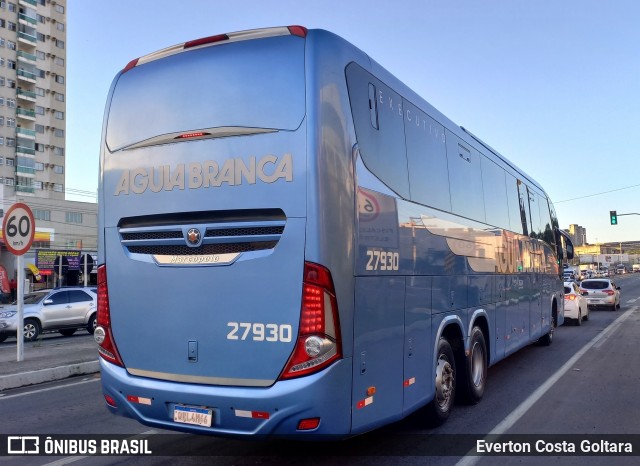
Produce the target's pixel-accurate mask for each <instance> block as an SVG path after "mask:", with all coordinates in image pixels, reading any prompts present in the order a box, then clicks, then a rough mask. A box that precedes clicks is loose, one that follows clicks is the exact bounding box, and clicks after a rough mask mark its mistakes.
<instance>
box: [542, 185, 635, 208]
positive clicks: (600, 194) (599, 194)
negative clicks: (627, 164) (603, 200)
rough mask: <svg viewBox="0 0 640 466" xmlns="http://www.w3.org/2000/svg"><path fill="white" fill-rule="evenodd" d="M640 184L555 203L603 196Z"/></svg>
mask: <svg viewBox="0 0 640 466" xmlns="http://www.w3.org/2000/svg"><path fill="white" fill-rule="evenodd" d="M638 186H640V184H634V185H632V186H625V187H624V188H618V189H612V190H611V191H604V192H601V193H596V194H587V195H586V196H580V197H574V198H573V199H564V200H562V201H555V202H554V204H560V203H562V202H570V201H578V200H580V199H586V198H588V197H594V196H602V195H603V194H609V193H615V192H617V191H624V190H625V189H631V188H637V187H638Z"/></svg>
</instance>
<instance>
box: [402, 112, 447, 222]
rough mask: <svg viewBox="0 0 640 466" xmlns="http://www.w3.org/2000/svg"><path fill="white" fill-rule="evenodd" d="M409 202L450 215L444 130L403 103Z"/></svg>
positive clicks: (421, 113)
mask: <svg viewBox="0 0 640 466" xmlns="http://www.w3.org/2000/svg"><path fill="white" fill-rule="evenodd" d="M404 108H405V118H406V119H405V129H404V131H405V135H406V143H407V161H408V165H409V185H410V186H411V200H413V201H415V202H419V203H420V204H425V205H428V206H432V207H435V208H437V209H441V210H446V211H448V212H451V197H450V195H449V171H448V169H447V149H446V145H445V136H444V127H443V126H442V125H441V124H439V123H437V122H436V121H435V120H434V119H432V118H431V117H429V116H427V114H426V113H424V112H422V111H421V110H419V109H418V107H416V106H415V105H413V104H411V103H409V102H407V101H406V100H405V101H404Z"/></svg>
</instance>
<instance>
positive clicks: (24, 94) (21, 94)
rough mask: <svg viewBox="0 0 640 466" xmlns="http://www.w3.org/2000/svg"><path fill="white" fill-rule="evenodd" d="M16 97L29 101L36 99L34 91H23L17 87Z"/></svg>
mask: <svg viewBox="0 0 640 466" xmlns="http://www.w3.org/2000/svg"><path fill="white" fill-rule="evenodd" d="M18 99H23V100H28V101H29V102H35V101H36V93H35V92H32V91H25V90H24V89H20V88H18Z"/></svg>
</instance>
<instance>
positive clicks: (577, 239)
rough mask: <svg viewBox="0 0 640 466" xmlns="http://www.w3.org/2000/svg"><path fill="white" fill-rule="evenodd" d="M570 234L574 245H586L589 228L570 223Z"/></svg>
mask: <svg viewBox="0 0 640 466" xmlns="http://www.w3.org/2000/svg"><path fill="white" fill-rule="evenodd" d="M568 233H569V236H571V241H572V242H573V245H574V246H584V245H585V244H587V229H586V228H584V227H581V226H580V225H576V224H571V225H569V231H568Z"/></svg>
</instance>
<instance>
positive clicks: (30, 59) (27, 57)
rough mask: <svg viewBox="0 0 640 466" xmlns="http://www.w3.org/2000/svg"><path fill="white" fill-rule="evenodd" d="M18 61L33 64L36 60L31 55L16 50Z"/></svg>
mask: <svg viewBox="0 0 640 466" xmlns="http://www.w3.org/2000/svg"><path fill="white" fill-rule="evenodd" d="M18 60H21V61H28V62H33V63H35V62H36V60H37V57H36V56H35V55H34V54H32V53H27V52H23V51H22V50H18Z"/></svg>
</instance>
